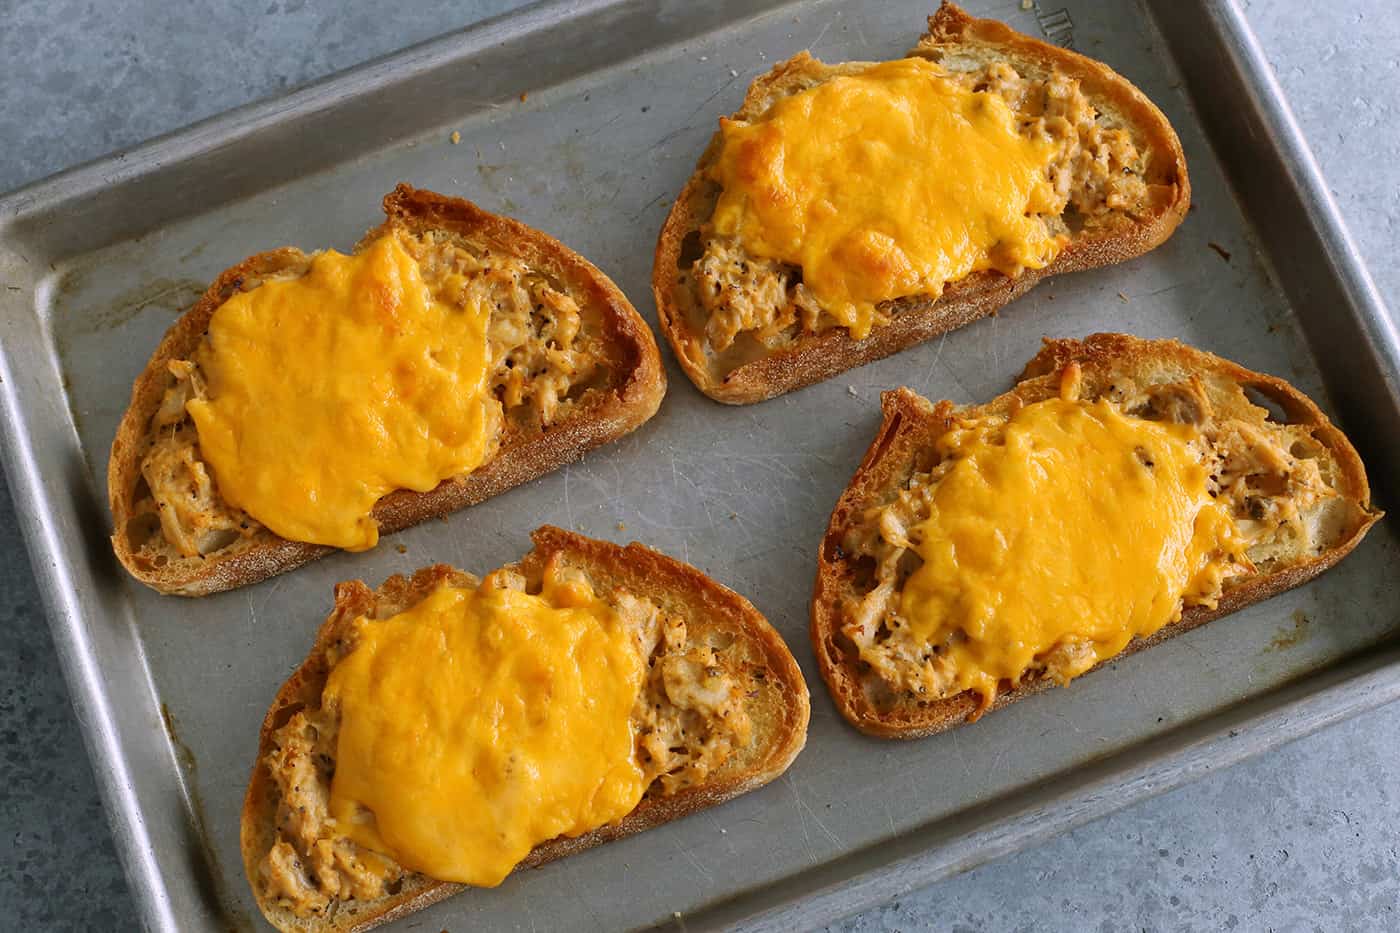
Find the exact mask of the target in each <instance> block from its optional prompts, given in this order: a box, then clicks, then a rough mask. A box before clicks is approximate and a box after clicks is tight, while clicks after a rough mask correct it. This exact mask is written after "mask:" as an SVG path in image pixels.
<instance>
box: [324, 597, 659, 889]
mask: <svg viewBox="0 0 1400 933" xmlns="http://www.w3.org/2000/svg"><path fill="white" fill-rule="evenodd" d="M354 626H355V630H356V631H355V639H356V645H355V648H354V649H353V650H352V651H351V653H350V654H349V655H348V656H346V657H345V658H344V659H343V660H342V661H341V662H340V663H339V664H338V665H336V667H335V668H334V669H333V670H332V671H331V674H330V677H329V679H328V681H327V684H326V688H325V692H324V699H325V702H326V703H327V704H329V705H332V706H337V707H338V708H339V711H340V731H339V737H338V739H337V748H336V754H335V762H336V764H335V774H334V778H333V779H332V781H331V796H330V805H329V809H330V815H331V817H332V818H333V819H334V821H335V824H336V826H337V828H338V829H339V831H340V832H342V833H343V834H344V835H345V836H347V837H348V838H350V839H351V840H353V841H355V842H356V843H358V844H360V845H362V846H364V847H365V848H367V849H370V850H372V851H375V852H382V853H385V854H387V855H389V856H391V857H392V858H393V859H394V860H395V861H396V862H397V863H398V864H400V865H403V866H405V867H406V868H409V869H412V870H414V871H419V872H423V873H424V874H426V875H428V876H430V877H432V878H436V879H439V880H443V881H455V882H460V883H464V884H473V885H481V886H495V885H497V884H499V883H500V882H501V880H502V879H504V878H505V877H506V875H507V874H509V873H510V871H511V869H512V868H514V867H515V865H516V864H517V863H518V862H519V861H520V860H521V859H522V858H524V857H525V856H526V854H528V853H529V852H530V850H531V849H532V848H534V847H535V846H536V845H537V844H539V843H541V842H544V841H546V840H548V839H553V838H555V837H556V836H561V835H563V836H578V835H581V834H583V833H586V832H588V831H590V830H592V829H596V828H597V827H599V826H602V825H605V824H607V823H610V822H614V821H616V820H619V819H621V818H622V817H623V816H625V815H626V814H628V813H629V812H631V811H632V810H633V808H635V807H636V805H637V803H638V802H639V801H640V800H641V797H642V794H643V792H644V791H645V790H646V786H647V781H646V779H645V776H644V774H643V771H642V768H641V766H640V765H639V764H638V763H637V761H636V760H635V756H634V752H633V748H634V735H633V726H632V722H631V714H632V710H633V705H634V703H635V702H636V700H637V697H638V695H639V694H640V692H641V689H642V684H643V680H644V678H645V674H646V659H645V658H644V657H643V656H642V651H641V649H640V648H639V646H638V644H637V639H636V636H635V635H634V634H633V633H631V632H630V631H629V630H628V628H627V627H626V626H625V625H624V624H623V623H622V621H621V620H620V619H619V618H618V616H617V613H616V612H615V611H614V610H612V609H611V608H610V607H609V606H608V605H607V604H606V603H605V602H603V601H601V600H600V599H598V598H597V597H596V596H595V595H594V593H593V591H592V589H591V587H590V586H589V585H588V584H587V583H586V582H584V581H572V582H561V583H557V584H552V583H550V582H549V581H548V580H547V581H546V586H545V590H544V591H543V592H542V593H541V594H540V595H532V594H529V593H526V592H524V591H522V590H516V589H510V588H505V587H501V586H497V585H494V584H493V582H492V581H491V580H489V579H488V581H487V582H486V583H485V584H483V585H482V586H481V587H479V588H477V589H465V588H459V587H452V586H443V587H441V588H439V589H438V590H436V591H434V592H433V593H432V594H431V595H430V596H428V597H427V598H426V599H424V600H423V601H422V602H420V603H419V604H417V605H416V606H414V607H413V608H412V609H409V610H408V611H406V612H403V613H401V614H399V615H396V616H394V617H392V618H389V619H385V620H382V621H375V622H370V621H367V620H365V619H357V620H356V621H355V623H354Z"/></svg>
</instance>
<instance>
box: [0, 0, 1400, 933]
mask: <svg viewBox="0 0 1400 933" xmlns="http://www.w3.org/2000/svg"><path fill="white" fill-rule="evenodd" d="M516 5H518V2H517V0H455V2H445V0H431V2H429V0H423V2H418V3H412V4H396V5H394V6H393V9H392V14H391V15H389V16H385V15H383V11H384V9H385V8H384V6H383V4H381V3H376V2H370V0H343V2H337V3H331V2H321V3H316V2H305V0H258V2H245V3H233V2H219V0H184V2H179V3H175V2H159V0H106V2H97V0H82V2H80V0H47V2H32V0H0V139H3V140H4V143H5V145H4V148H3V150H0V190H7V189H9V188H12V187H15V186H17V185H20V184H22V183H24V182H26V181H29V180H32V179H35V178H39V177H41V176H43V175H46V174H49V173H51V172H54V171H57V170H59V169H62V168H65V167H67V166H69V165H72V164H75V163H77V162H80V161H83V160H86V159H89V158H92V157H95V156H98V155H102V154H104V153H106V152H109V151H111V150H113V149H117V148H120V147H123V146H128V145H131V144H133V143H137V142H140V141H141V140H143V139H145V138H147V137H150V136H152V135H155V134H158V133H162V132H166V131H169V130H172V129H176V128H178V127H180V126H182V125H184V124H186V123H189V122H191V121H193V120H196V119H199V118H201V117H205V116H208V115H211V114H214V113H217V112H219V111H221V110H224V109H227V108H229V107H232V106H236V105H238V104H240V103H243V102H245V101H248V100H252V99H255V98H258V97H263V96H266V95H269V94H275V93H276V92H278V91H279V90H281V89H283V88H286V87H289V86H293V85H296V84H298V83H300V82H304V81H307V80H310V79H312V78H315V77H318V76H320V75H322V74H326V73H328V72H331V71H335V70H338V69H341V68H344V67H347V66H350V65H353V64H355V63H357V62H361V61H364V60H366V59H369V58H373V57H375V56H378V55H382V54H385V53H387V52H391V51H393V50H395V49H397V48H401V47H403V46H404V45H407V44H410V43H412V42H415V41H418V40H420V39H424V38H428V37H430V36H433V35H437V34H439V33H442V32H445V31H448V30H451V29H454V28H458V27H460V26H462V25H465V24H467V23H470V22H472V21H474V20H476V19H479V18H481V17H483V16H488V15H492V14H494V13H497V12H501V11H504V10H507V9H509V8H511V7H513V6H516ZM930 5H932V4H930ZM1246 9H1247V13H1248V16H1249V19H1250V21H1251V23H1252V24H1253V26H1254V28H1255V29H1256V30H1257V31H1258V33H1259V35H1260V38H1261V40H1262V42H1263V45H1264V48H1265V50H1266V52H1267V53H1268V56H1269V59H1270V61H1271V63H1272V64H1273V66H1274V68H1275V70H1276V72H1277V73H1278V75H1279V77H1280V79H1281V81H1282V83H1283V85H1284V88H1285V90H1286V92H1287V93H1288V95H1289V97H1290V99H1291V101H1292V102H1293V106H1294V108H1295V109H1296V111H1297V112H1298V115H1299V117H1300V118H1301V120H1302V123H1303V126H1304V129H1305V130H1306V132H1307V134H1308V137H1309V139H1310V140H1311V142H1312V145H1313V148H1314V150H1315V152H1316V153H1317V156H1318V159H1319V161H1320V162H1321V164H1322V167H1323V169H1324V171H1325V172H1326V174H1327V177H1328V178H1329V180H1330V182H1331V185H1332V187H1333V191H1334V193H1335V194H1336V197H1337V200H1338V202H1339V203H1340V205H1341V207H1342V209H1343V212H1344V214H1345V215H1346V217H1347V219H1348V221H1349V222H1350V224H1351V228H1352V231H1353V233H1354V234H1355V235H1356V238H1357V240H1358V241H1359V243H1360V244H1361V246H1362V249H1363V251H1364V252H1365V254H1366V256H1367V258H1368V259H1369V261H1370V263H1371V268H1372V270H1373V271H1374V273H1375V275H1376V278H1377V280H1378V282H1379V284H1380V286H1381V288H1382V291H1383V293H1384V294H1385V295H1386V297H1387V299H1388V300H1389V302H1390V304H1391V306H1392V307H1393V308H1400V264H1397V263H1395V262H1394V261H1393V258H1392V254H1393V251H1394V249H1395V247H1396V245H1397V225H1400V163H1397V162H1396V161H1395V159H1394V158H1393V155H1392V154H1393V153H1394V152H1395V151H1396V150H1397V148H1400V131H1397V129H1396V119H1397V116H1400V80H1398V79H1400V66H1397V60H1400V19H1397V17H1396V8H1395V5H1394V0H1346V2H1336V3H1331V4H1326V5H1323V4H1317V3H1315V2H1312V0H1267V2H1262V0H1256V2H1253V3H1246ZM0 626H2V627H3V630H4V632H5V637H4V638H3V639H0V853H3V854H0V928H6V929H16V930H33V929H55V930H70V929H71V930H89V929H90V930H120V929H128V928H131V927H134V926H135V924H136V918H135V916H134V914H133V912H132V907H131V902H130V899H129V897H128V895H127V892H126V889H125V885H124V882H123V880H122V876H121V871H120V868H119V867H118V865H117V862H116V858H115V855H114V853H113V850H112V844H111V840H110V838H109V836H108V832H107V828H106V823H105V819H104V817H103V814H102V809H101V806H100V804H99V803H98V801H97V797H96V792H95V788H94V785H93V780H92V775H91V770H90V767H89V765H88V761H87V758H86V756H85V754H84V751H83V747H82V741H81V738H80V737H79V734H78V732H77V728H76V725H75V723H74V721H73V717H72V714H71V712H70V710H69V705H68V699H67V695H66V693H65V691H64V688H63V684H62V681H61V679H60V676H59V673H58V668H57V664H56V661H55V658H54V655H53V651H52V648H51V647H50V644H49V636H48V631H47V629H46V626H45V623H44V620H43V617H42V613H41V610H40V608H39V604H38V595H37V593H36V592H35V588H34V583H33V580H32V578H31V575H30V570H29V565H28V560H27V558H26V557H25V555H24V552H23V549H22V547H21V546H20V544H19V542H18V540H17V531H16V525H15V520H14V514H13V507H12V505H11V503H10V501H9V494H8V491H0ZM1397 748H1400V707H1394V706H1392V707H1389V708H1386V709H1382V710H1379V711H1376V712H1373V713H1371V714H1368V715H1365V716H1362V717H1360V718H1358V719H1355V720H1353V721H1351V722H1349V723H1346V724H1343V725H1340V726H1337V727H1334V728H1332V729H1329V730H1327V731H1326V732H1323V733H1321V734H1318V735H1315V736H1313V737H1311V738H1308V739H1305V740H1303V741H1300V742H1297V743H1295V744H1293V745H1291V746H1289V747H1287V748H1285V749H1283V750H1281V751H1279V752H1277V753H1275V754H1272V755H1269V756H1267V757H1264V758H1261V759H1257V760H1255V761H1253V762H1250V763H1247V764H1244V765H1242V766H1239V767H1236V768H1233V769H1230V770H1228V771H1225V772H1222V773H1220V774H1217V775H1214V776H1213V777H1210V778H1208V779H1206V780H1204V781H1201V782H1199V783H1197V784H1194V785H1192V786H1190V787H1186V788H1183V789H1181V790H1178V791H1175V792H1173V793H1170V794H1167V795H1165V796H1163V797H1160V798H1157V799H1156V800H1153V801H1150V802H1147V803H1144V804H1142V805H1139V806H1136V807H1133V808H1131V809H1129V810H1126V811H1123V812H1121V813H1118V814H1116V815H1114V816H1111V817H1108V818H1106V819H1103V820H1099V821H1097V822H1095V823H1093V824H1090V825H1088V826H1085V827H1083V828H1081V829H1079V830H1077V831H1075V832H1073V833H1070V834H1068V835H1065V836H1062V837H1060V838H1059V839H1057V840H1055V841H1052V842H1050V843H1048V844H1045V845H1042V846H1039V847H1037V848H1034V849H1031V850H1028V851H1025V852H1022V853H1020V854H1018V855H1015V856H1012V857H1009V858H1006V859H1002V860H1000V861H998V862H994V863H992V864H989V865H986V866H983V867H981V868H978V869H976V870H973V871H971V872H968V873H967V874H964V875H962V876H960V877H958V878H954V879H951V880H949V881H946V882H944V883H941V884H937V885H934V886H932V887H930V888H928V889H926V890H923V891H920V892H917V893H913V894H910V895H909V896H907V897H903V898H900V899H899V900H897V901H895V902H893V903H891V904H888V905H886V906H883V907H879V908H876V909H873V910H871V911H868V912H867V913H865V914H863V915H860V916H857V917H853V918H849V919H847V920H844V921H841V922H838V923H836V924H834V925H833V926H832V927H831V929H833V930H842V931H858V933H868V931H875V930H914V929H947V930H993V931H1001V930H1030V929H1037V930H1039V929H1063V930H1087V929H1096V930H1103V931H1112V930H1134V931H1136V930H1177V929H1183V930H1211V929H1240V930H1311V929H1318V930H1342V929H1358V930H1359V929H1395V928H1400V917H1397V908H1400V850H1397V843H1398V842H1400V840H1397V836H1396V833H1395V831H1394V826H1395V823H1396V819H1397V816H1400V792H1398V791H1397V788H1398V787H1400V755H1397V754H1396V749H1397Z"/></svg>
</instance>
